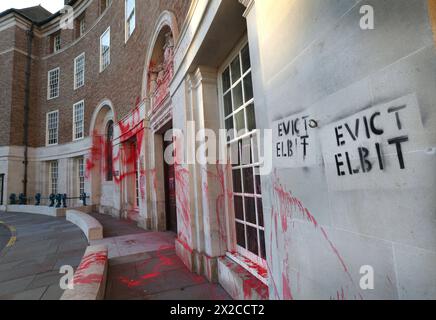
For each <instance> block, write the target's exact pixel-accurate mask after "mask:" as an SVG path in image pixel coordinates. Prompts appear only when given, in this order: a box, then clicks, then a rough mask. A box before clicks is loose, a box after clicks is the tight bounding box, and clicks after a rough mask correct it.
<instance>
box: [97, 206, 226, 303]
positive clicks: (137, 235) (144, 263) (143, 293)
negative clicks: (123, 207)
mask: <svg viewBox="0 0 436 320" xmlns="http://www.w3.org/2000/svg"><path fill="white" fill-rule="evenodd" d="M93 216H94V218H96V219H97V220H99V221H100V223H101V224H102V225H103V230H104V236H105V239H103V240H99V241H92V243H91V244H96V245H97V244H106V245H107V246H108V248H109V270H108V279H107V286H106V297H105V298H106V299H107V300H231V298H230V296H229V295H228V294H227V293H226V292H225V291H224V289H223V288H222V287H221V286H220V285H218V284H212V283H209V282H208V281H207V280H206V279H205V278H204V277H202V276H199V275H197V274H194V273H191V272H190V271H189V270H188V269H187V268H186V267H185V265H184V264H183V262H182V261H181V260H180V259H179V258H178V257H177V255H176V252H175V237H176V235H175V234H174V233H172V232H147V231H145V230H143V229H140V228H138V227H137V226H136V223H134V222H129V221H126V220H117V219H114V218H111V217H109V216H107V215H100V214H94V215H93Z"/></svg>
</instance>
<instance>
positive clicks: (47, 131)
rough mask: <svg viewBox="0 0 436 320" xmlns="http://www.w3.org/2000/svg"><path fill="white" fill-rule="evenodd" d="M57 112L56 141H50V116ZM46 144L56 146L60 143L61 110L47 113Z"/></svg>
mask: <svg viewBox="0 0 436 320" xmlns="http://www.w3.org/2000/svg"><path fill="white" fill-rule="evenodd" d="M53 114H56V115H57V117H56V119H57V123H56V143H50V140H51V139H50V131H49V118H50V116H51V115H53ZM45 137H46V138H45V144H46V146H56V145H58V144H59V110H55V111H51V112H48V113H47V115H46V125H45Z"/></svg>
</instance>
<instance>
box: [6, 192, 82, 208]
mask: <svg viewBox="0 0 436 320" xmlns="http://www.w3.org/2000/svg"><path fill="white" fill-rule="evenodd" d="M89 198H90V197H89V196H88V195H87V194H86V193H83V194H81V195H80V196H79V197H68V195H67V194H66V193H64V194H50V195H49V196H48V197H43V196H42V195H41V193H37V194H36V195H35V197H26V196H25V195H24V194H23V193H20V194H19V195H18V196H17V195H16V194H15V193H12V194H11V195H10V196H9V204H10V205H35V206H44V205H46V206H48V207H52V208H53V207H55V208H68V207H70V206H71V203H72V202H73V201H74V200H79V201H81V202H82V205H83V206H84V207H86V206H87V202H86V200H87V199H89Z"/></svg>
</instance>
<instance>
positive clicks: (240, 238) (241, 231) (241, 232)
mask: <svg viewBox="0 0 436 320" xmlns="http://www.w3.org/2000/svg"><path fill="white" fill-rule="evenodd" d="M236 243H237V244H238V245H239V246H241V247H243V248H245V226H244V225H243V224H240V223H238V222H236Z"/></svg>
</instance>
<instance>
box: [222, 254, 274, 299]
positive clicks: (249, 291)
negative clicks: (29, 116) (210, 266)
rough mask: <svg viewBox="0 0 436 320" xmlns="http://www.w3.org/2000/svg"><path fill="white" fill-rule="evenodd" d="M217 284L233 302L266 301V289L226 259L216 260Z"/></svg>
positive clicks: (267, 294) (254, 278)
mask: <svg viewBox="0 0 436 320" xmlns="http://www.w3.org/2000/svg"><path fill="white" fill-rule="evenodd" d="M218 276H219V283H220V284H221V286H222V287H223V288H224V290H226V291H227V293H228V294H229V295H230V296H231V297H232V298H233V299H234V300H268V299H269V291H268V287H267V286H266V285H265V284H264V283H263V282H262V281H260V280H259V279H257V278H256V277H255V276H253V275H252V274H251V273H250V272H248V271H247V270H246V269H244V268H243V267H241V266H240V265H239V264H237V263H236V262H234V261H232V260H231V259H229V258H228V257H223V258H220V259H218Z"/></svg>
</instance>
